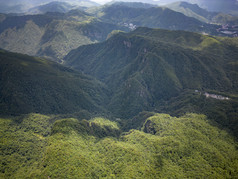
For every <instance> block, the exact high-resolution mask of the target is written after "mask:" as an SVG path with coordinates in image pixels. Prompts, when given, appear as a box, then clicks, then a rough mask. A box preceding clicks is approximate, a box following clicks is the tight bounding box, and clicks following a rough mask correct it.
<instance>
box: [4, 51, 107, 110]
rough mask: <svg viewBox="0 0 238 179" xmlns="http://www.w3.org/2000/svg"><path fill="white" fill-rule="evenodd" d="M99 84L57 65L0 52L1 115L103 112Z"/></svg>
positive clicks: (101, 93) (101, 91)
mask: <svg viewBox="0 0 238 179" xmlns="http://www.w3.org/2000/svg"><path fill="white" fill-rule="evenodd" d="M104 94H105V89H104V87H103V85H101V83H100V82H98V81H96V80H95V79H93V78H91V77H88V76H86V75H83V74H82V73H79V72H76V71H74V70H71V69H68V68H66V67H64V66H62V65H59V64H57V63H55V62H49V61H47V60H45V59H40V58H34V57H30V56H26V55H21V54H16V53H10V52H7V51H3V50H1V51H0V96H1V97H0V106H1V108H0V114H1V115H19V114H28V113H32V112H35V113H41V114H67V113H74V112H80V111H81V110H85V111H89V112H91V113H94V112H102V111H103V107H102V106H103V101H104V100H105V96H104Z"/></svg>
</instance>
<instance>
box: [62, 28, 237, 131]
mask: <svg viewBox="0 0 238 179" xmlns="http://www.w3.org/2000/svg"><path fill="white" fill-rule="evenodd" d="M237 56H238V44H237V39H226V38H216V37H210V36H203V35H199V34H196V33H189V32H184V31H168V30H160V29H149V28H138V29H137V30H135V31H133V32H131V33H129V34H125V33H118V34H116V35H114V36H112V37H111V38H110V39H108V40H107V41H106V42H103V43H99V44H92V45H88V46H82V47H79V48H78V49H76V50H73V51H71V52H70V53H69V54H68V55H67V56H66V57H65V59H64V60H65V65H68V66H70V67H72V68H74V69H77V70H81V71H83V72H84V73H86V74H89V75H92V76H94V77H96V78H97V79H98V80H100V81H102V82H104V83H105V84H106V85H107V86H108V89H110V90H111V95H110V98H111V100H110V103H109V106H108V109H109V111H112V112H113V113H114V114H115V115H117V116H119V117H122V118H130V117H132V116H134V115H136V114H138V113H139V112H141V111H143V110H149V111H154V110H158V111H159V112H163V111H166V112H167V113H173V114H175V115H181V114H183V113H184V112H188V111H189V112H201V113H203V112H204V113H206V114H211V113H212V112H214V111H216V112H218V111H217V109H214V103H217V104H220V105H221V106H222V105H227V106H229V107H227V110H228V111H229V110H231V109H232V110H235V109H236V108H237V107H238V101H237V98H234V99H233V98H232V99H233V100H234V101H233V100H228V101H223V100H222V101H220V100H215V99H213V100H211V101H209V100H210V99H207V100H206V98H205V95H204V93H205V92H209V93H211V94H221V93H224V94H222V96H225V97H227V96H232V95H233V94H234V96H237V89H238V85H237V74H238V70H237V69H238V68H236V67H237V58H235V57H237ZM195 90H198V91H199V92H197V93H195V92H194V91H195ZM173 99H177V100H173ZM188 99H189V100H191V101H190V102H188V101H187V100H188ZM214 100H215V102H214ZM178 101H180V102H181V103H178ZM192 101H193V102H192ZM195 101H199V102H195ZM168 104H170V105H168ZM208 104H212V105H208ZM167 105H168V106H167ZM205 106H207V107H208V106H209V109H204V107H205ZM212 106H213V107H212ZM218 106H219V105H218ZM231 106H233V107H231ZM223 108H224V109H225V108H226V107H224V106H223ZM219 111H220V110H219ZM225 111H226V110H224V113H223V112H221V111H220V112H221V113H220V112H219V113H217V114H219V115H220V114H221V115H227V113H229V112H228V111H226V112H227V113H226V112H225ZM230 112H231V111H230ZM230 114H231V116H230V117H229V120H231V121H232V120H234V121H233V122H232V124H234V125H233V126H235V129H234V130H236V129H237V127H238V123H237V121H236V120H235V118H236V117H235V115H234V116H232V112H231V113H230ZM219 115H217V116H216V117H215V118H216V119H217V120H220V118H219ZM213 117H214V115H213ZM220 117H221V116H220ZM218 118H219V119H218ZM224 120H225V122H224ZM226 120H228V119H225V118H223V119H221V120H220V121H219V122H220V123H223V122H224V123H226V122H227V121H226ZM235 121H236V122H235ZM231 126H232V125H229V127H231ZM232 128H233V127H232Z"/></svg>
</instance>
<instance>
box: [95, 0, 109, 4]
mask: <svg viewBox="0 0 238 179" xmlns="http://www.w3.org/2000/svg"><path fill="white" fill-rule="evenodd" d="M91 1H94V2H96V3H99V4H104V3H107V2H110V1H111V0H91Z"/></svg>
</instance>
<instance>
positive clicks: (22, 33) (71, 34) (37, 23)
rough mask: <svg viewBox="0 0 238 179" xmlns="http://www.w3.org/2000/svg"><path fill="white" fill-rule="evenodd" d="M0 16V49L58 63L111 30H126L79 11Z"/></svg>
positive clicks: (102, 38) (105, 36)
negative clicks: (71, 52)
mask: <svg viewBox="0 0 238 179" xmlns="http://www.w3.org/2000/svg"><path fill="white" fill-rule="evenodd" d="M1 19H2V20H0V48H3V49H6V50H10V51H13V52H18V53H24V54H28V55H33V56H44V57H47V58H50V59H51V60H54V61H58V62H61V60H62V58H63V57H64V56H65V55H66V54H67V53H68V52H69V51H70V50H72V49H75V48H77V47H79V46H81V45H86V44H90V43H95V42H99V41H103V40H105V39H106V38H107V35H108V34H109V33H110V32H111V31H112V30H115V29H118V30H124V29H126V28H125V27H118V26H116V25H113V24H108V23H105V22H102V21H100V20H99V19H97V18H95V17H93V16H91V15H89V14H87V13H85V12H83V11H80V10H72V11H69V12H68V13H58V12H49V13H46V14H40V15H23V16H12V15H2V18H1Z"/></svg>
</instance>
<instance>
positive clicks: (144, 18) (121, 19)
mask: <svg viewBox="0 0 238 179" xmlns="http://www.w3.org/2000/svg"><path fill="white" fill-rule="evenodd" d="M95 14H97V15H98V17H99V18H101V19H103V20H104V21H106V22H109V23H115V24H118V25H124V26H129V27H130V28H132V29H135V28H136V27H139V26H143V27H151V28H164V29H169V30H187V31H195V32H200V33H208V34H216V32H217V31H216V28H218V27H217V26H215V25H211V24H206V23H203V22H201V21H199V20H197V19H195V18H192V17H187V16H185V15H184V14H182V13H178V12H175V11H173V10H170V9H168V8H161V7H151V8H135V7H131V6H128V5H126V3H123V4H117V3H116V4H112V5H110V6H105V7H103V8H101V9H97V10H96V12H95ZM133 27H134V28H133Z"/></svg>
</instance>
